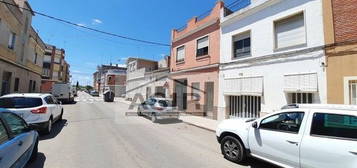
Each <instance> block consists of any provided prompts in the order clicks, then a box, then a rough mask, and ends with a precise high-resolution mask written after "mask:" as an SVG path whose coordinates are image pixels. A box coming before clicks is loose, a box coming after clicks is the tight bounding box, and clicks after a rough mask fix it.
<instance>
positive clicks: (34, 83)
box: [32, 81, 36, 92]
mask: <svg viewBox="0 0 357 168" xmlns="http://www.w3.org/2000/svg"><path fill="white" fill-rule="evenodd" d="M32 92H36V81H33V84H32Z"/></svg>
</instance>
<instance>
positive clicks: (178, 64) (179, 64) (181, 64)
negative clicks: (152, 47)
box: [176, 61, 185, 65]
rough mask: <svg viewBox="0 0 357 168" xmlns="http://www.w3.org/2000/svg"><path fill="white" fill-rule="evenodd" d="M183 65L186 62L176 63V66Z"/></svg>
mask: <svg viewBox="0 0 357 168" xmlns="http://www.w3.org/2000/svg"><path fill="white" fill-rule="evenodd" d="M183 64H185V61H178V62H176V65H183Z"/></svg>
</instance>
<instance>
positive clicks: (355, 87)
mask: <svg viewBox="0 0 357 168" xmlns="http://www.w3.org/2000/svg"><path fill="white" fill-rule="evenodd" d="M349 99H350V104H352V105H357V80H351V81H349Z"/></svg>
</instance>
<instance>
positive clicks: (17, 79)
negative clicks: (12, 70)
mask: <svg viewBox="0 0 357 168" xmlns="http://www.w3.org/2000/svg"><path fill="white" fill-rule="evenodd" d="M19 85H20V78H15V86H14V91H15V92H18V91H19Z"/></svg>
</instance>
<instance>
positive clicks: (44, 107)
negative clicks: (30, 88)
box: [0, 93, 63, 134]
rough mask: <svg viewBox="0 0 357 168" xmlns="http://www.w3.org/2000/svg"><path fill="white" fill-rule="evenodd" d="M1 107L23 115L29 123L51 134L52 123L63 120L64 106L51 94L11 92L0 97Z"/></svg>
mask: <svg viewBox="0 0 357 168" xmlns="http://www.w3.org/2000/svg"><path fill="white" fill-rule="evenodd" d="M0 108H6V109H8V110H10V111H12V112H14V113H16V114H17V115H19V116H21V117H22V118H23V119H24V120H25V121H26V122H27V123H28V124H29V125H31V126H34V127H35V128H36V129H38V130H39V131H41V132H43V133H45V134H49V133H50V132H51V129H52V124H53V123H54V122H55V121H57V120H62V116H63V107H62V105H61V104H60V102H59V101H57V100H56V98H54V97H53V96H52V95H51V94H38V93H26V94H9V95H5V96H2V97H0Z"/></svg>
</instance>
